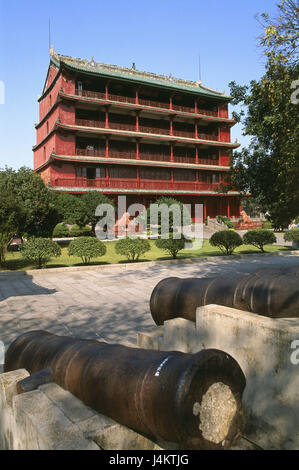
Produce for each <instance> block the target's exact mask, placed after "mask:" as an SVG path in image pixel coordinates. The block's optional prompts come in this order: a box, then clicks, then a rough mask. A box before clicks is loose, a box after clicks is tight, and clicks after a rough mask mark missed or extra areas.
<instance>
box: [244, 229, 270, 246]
mask: <svg viewBox="0 0 299 470" xmlns="http://www.w3.org/2000/svg"><path fill="white" fill-rule="evenodd" d="M276 241H277V240H276V237H275V235H274V233H273V232H271V230H264V229H255V230H248V232H246V233H245V235H244V236H243V242H244V243H245V245H253V246H255V247H256V248H259V249H260V250H261V251H262V252H264V251H265V250H264V246H265V245H272V243H276Z"/></svg>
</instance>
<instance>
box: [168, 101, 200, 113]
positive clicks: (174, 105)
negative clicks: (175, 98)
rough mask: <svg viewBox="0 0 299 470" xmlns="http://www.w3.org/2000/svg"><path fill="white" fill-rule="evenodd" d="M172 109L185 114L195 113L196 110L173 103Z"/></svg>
mask: <svg viewBox="0 0 299 470" xmlns="http://www.w3.org/2000/svg"><path fill="white" fill-rule="evenodd" d="M172 109H174V110H176V111H181V112H183V113H194V111H195V109H194V107H193V106H182V105H180V104H175V103H173V105H172Z"/></svg>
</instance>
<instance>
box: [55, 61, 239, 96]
mask: <svg viewBox="0 0 299 470" xmlns="http://www.w3.org/2000/svg"><path fill="white" fill-rule="evenodd" d="M51 60H52V61H53V63H54V64H55V65H56V66H58V67H65V68H66V69H68V70H72V71H75V72H78V71H79V72H82V73H85V74H87V75H96V76H100V77H101V76H103V77H106V78H116V79H118V80H124V81H126V82H132V81H134V82H135V83H137V84H147V85H150V86H154V87H163V88H166V89H170V90H173V89H175V90H179V91H185V92H188V93H192V94H194V95H197V96H205V97H209V98H215V99H217V100H220V101H231V99H232V98H231V97H230V96H226V95H222V94H221V93H217V92H216V91H215V92H213V91H212V90H211V91H208V90H205V89H203V88H204V87H201V86H199V87H198V89H197V87H195V86H194V87H193V86H188V85H183V84H181V85H180V84H178V83H167V82H164V81H163V80H159V79H154V78H153V79H150V78H147V77H136V76H133V75H132V76H131V75H128V74H125V73H117V72H113V71H106V70H98V69H97V70H91V69H89V68H88V69H87V68H85V67H80V66H79V65H74V64H70V63H68V62H66V61H65V60H63V59H60V60H56V59H55V58H54V57H51Z"/></svg>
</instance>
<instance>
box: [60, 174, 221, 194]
mask: <svg viewBox="0 0 299 470" xmlns="http://www.w3.org/2000/svg"><path fill="white" fill-rule="evenodd" d="M51 186H53V187H55V186H56V187H65V188H99V189H107V190H109V189H116V190H117V189H127V190H128V191H130V190H132V189H133V190H134V189H136V190H152V191H159V190H166V191H167V190H168V191H176V192H177V191H183V192H185V191H214V190H215V189H216V188H217V187H218V186H219V183H206V182H194V181H174V182H172V181H158V180H137V179H131V178H127V179H126V178H122V179H119V178H111V179H106V178H94V179H88V178H83V177H82V178H52V179H51Z"/></svg>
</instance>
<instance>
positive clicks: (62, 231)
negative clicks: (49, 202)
mask: <svg viewBox="0 0 299 470" xmlns="http://www.w3.org/2000/svg"><path fill="white" fill-rule="evenodd" d="M69 236H70V231H69V229H68V227H67V226H66V225H64V224H57V225H56V227H54V230H53V234H52V237H53V238H67V237H69Z"/></svg>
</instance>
